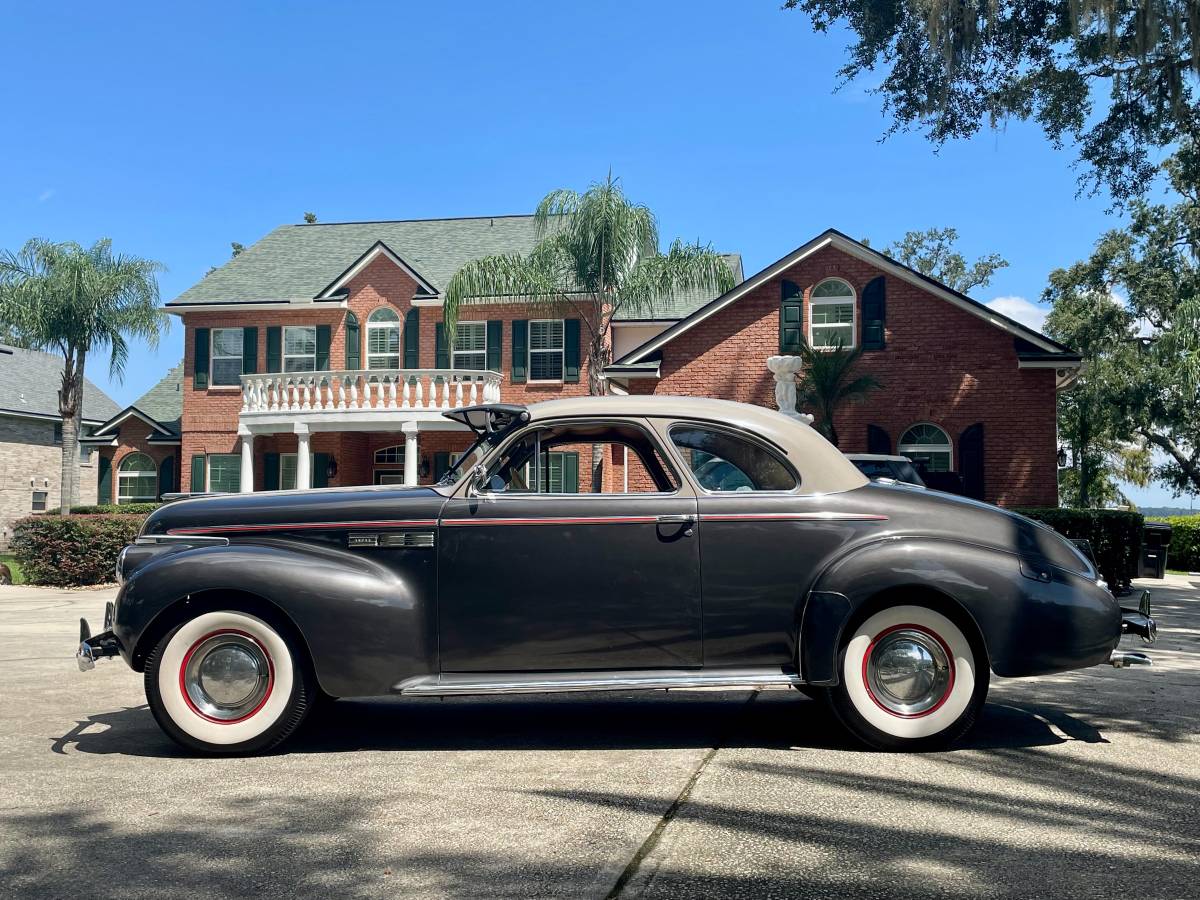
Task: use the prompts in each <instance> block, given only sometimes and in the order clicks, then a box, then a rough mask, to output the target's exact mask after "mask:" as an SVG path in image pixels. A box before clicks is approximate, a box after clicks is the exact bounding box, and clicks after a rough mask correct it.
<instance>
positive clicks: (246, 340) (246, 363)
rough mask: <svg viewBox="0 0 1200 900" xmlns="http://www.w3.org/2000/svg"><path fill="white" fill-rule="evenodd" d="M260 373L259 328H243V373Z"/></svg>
mask: <svg viewBox="0 0 1200 900" xmlns="http://www.w3.org/2000/svg"><path fill="white" fill-rule="evenodd" d="M257 373H258V329H257V328H243V329H242V374H243V375H255V374H257Z"/></svg>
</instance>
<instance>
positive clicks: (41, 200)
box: [38, 188, 54, 203]
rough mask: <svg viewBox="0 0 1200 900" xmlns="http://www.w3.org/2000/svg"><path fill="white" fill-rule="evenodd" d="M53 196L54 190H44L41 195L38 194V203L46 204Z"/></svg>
mask: <svg viewBox="0 0 1200 900" xmlns="http://www.w3.org/2000/svg"><path fill="white" fill-rule="evenodd" d="M53 196H54V188H46V190H44V191H42V192H41V193H40V194H38V203H45V202H46V201H47V200H49V199H50V198H51V197H53Z"/></svg>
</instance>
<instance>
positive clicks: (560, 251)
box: [443, 172, 733, 395]
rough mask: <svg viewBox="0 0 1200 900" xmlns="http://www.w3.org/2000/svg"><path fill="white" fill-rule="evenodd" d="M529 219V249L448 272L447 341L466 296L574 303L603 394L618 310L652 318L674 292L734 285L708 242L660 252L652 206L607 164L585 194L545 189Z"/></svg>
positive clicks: (678, 244) (555, 306)
mask: <svg viewBox="0 0 1200 900" xmlns="http://www.w3.org/2000/svg"><path fill="white" fill-rule="evenodd" d="M534 219H535V223H536V229H537V231H536V233H537V237H538V243H537V245H536V246H534V248H533V249H532V250H531V251H530V252H529V253H528V254H527V255H521V254H512V255H507V256H505V255H501V256H488V257H484V258H482V259H476V260H472V261H471V262H469V263H467V264H466V265H465V266H463V267H462V268H461V269H459V270H458V272H457V273H455V275H454V277H453V278H451V279H450V283H449V284H448V285H447V286H446V298H445V305H444V307H443V316H444V321H445V325H446V334H447V339H448V340H449V341H450V342H451V343H452V342H453V340H454V329H455V325H456V324H457V321H458V316H459V313H460V312H461V309H462V305H463V304H465V303H471V302H478V301H487V300H488V299H489V298H492V299H494V298H496V297H521V298H524V299H526V300H527V301H528V302H529V303H531V304H533V305H534V306H542V307H544V308H545V309H546V310H547V312H551V313H561V311H563V310H573V311H574V313H575V314H576V315H578V316H579V318H580V320H581V321H582V322H584V323H585V326H586V328H587V330H588V349H587V362H588V367H587V368H588V392H589V393H591V394H593V395H600V394H604V393H606V392H607V391H606V384H605V380H604V368H605V367H606V366H607V365H608V363H609V361H610V360H611V358H612V336H611V331H612V322H613V318H614V317H615V316H616V315H617V314H618V313H621V312H634V313H638V314H640V316H642V317H649V316H652V315H654V313H655V311H656V308H657V306H658V304H659V303H660V302H661V301H662V300H664V299H666V298H667V297H670V296H671V295H673V294H676V293H678V292H680V291H686V290H704V291H711V292H714V293H724V292H725V291H727V290H729V289H730V288H731V287H733V273H732V272H731V271H730V269H729V266H728V265H727V264H726V262H725V260H724V259H723V258H722V257H721V255H720V254H719V253H715V252H714V251H713V250H712V248H711V246H706V245H701V244H699V243H695V244H685V243H683V242H682V241H679V240H676V241H675V242H674V243H672V244H671V246H670V248H669V249H668V250H667V252H666V253H662V252H660V250H659V237H658V226H657V224H656V222H655V220H654V214H653V213H652V212H651V211H650V210H649V209H648V208H647V207H645V206H640V205H637V204H634V203H631V202H630V201H629V200H628V198H626V196H625V193H624V192H623V191H622V190H621V186H620V184H619V182H618V181H617V180H614V179H613V177H612V173H611V172H609V174H608V178H607V179H606V180H605V181H602V182H598V183H596V184H593V185H591V186H590V187H589V188H588V189H587V190H586V191H585V192H584V193H582V194H578V193H576V192H575V191H571V190H557V191H552V192H550V193H549V194H547V195H546V196H545V197H544V198H542V202H541V203H539V204H538V207H537V211H536V212H535V213H534Z"/></svg>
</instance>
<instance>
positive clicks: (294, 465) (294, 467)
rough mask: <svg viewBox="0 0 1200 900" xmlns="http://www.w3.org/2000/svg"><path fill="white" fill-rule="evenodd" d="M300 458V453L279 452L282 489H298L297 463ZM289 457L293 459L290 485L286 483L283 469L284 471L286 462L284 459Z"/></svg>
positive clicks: (280, 486) (280, 484) (280, 485)
mask: <svg viewBox="0 0 1200 900" xmlns="http://www.w3.org/2000/svg"><path fill="white" fill-rule="evenodd" d="M299 458H300V454H299V453H280V454H279V489H280V490H281V491H294V490H295V489H296V471H297V465H298V463H297V460H298V459H299ZM288 459H290V460H291V461H292V484H291V486H290V487H289V486H288V485H287V484H286V483H285V481H284V477H283V471H284V470H283V463H284V460H288Z"/></svg>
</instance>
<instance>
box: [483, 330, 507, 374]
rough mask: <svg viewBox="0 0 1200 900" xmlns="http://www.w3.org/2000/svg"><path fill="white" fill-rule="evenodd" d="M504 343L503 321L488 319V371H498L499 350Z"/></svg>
mask: <svg viewBox="0 0 1200 900" xmlns="http://www.w3.org/2000/svg"><path fill="white" fill-rule="evenodd" d="M503 343H504V323H503V322H501V321H498V320H496V319H489V320H488V323H487V367H488V371H490V372H499V371H500V350H501V345H502V344H503Z"/></svg>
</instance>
